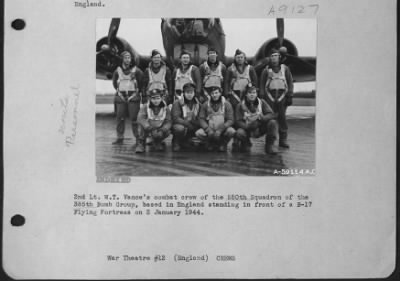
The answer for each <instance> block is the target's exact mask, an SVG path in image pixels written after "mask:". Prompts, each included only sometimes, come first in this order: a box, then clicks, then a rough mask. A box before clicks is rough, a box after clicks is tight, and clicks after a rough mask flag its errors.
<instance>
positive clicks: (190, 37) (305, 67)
mask: <svg viewBox="0 0 400 281" xmlns="http://www.w3.org/2000/svg"><path fill="white" fill-rule="evenodd" d="M120 23H121V19H120V18H113V19H112V20H111V24H110V28H109V32H108V35H107V36H105V37H103V38H101V39H100V40H99V41H98V42H97V44H96V77H97V79H111V78H112V74H113V72H114V70H115V69H116V68H117V66H118V65H119V64H120V63H121V57H120V55H121V53H122V52H124V51H129V52H130V53H131V54H133V56H134V59H135V62H136V65H138V66H139V67H140V68H141V69H145V68H146V67H147V66H148V64H149V62H150V56H143V55H140V54H139V53H138V52H137V51H136V50H135V49H134V48H133V47H132V46H131V44H130V43H129V42H127V41H126V40H125V39H124V38H120V37H118V36H117V33H118V29H119V25H120ZM276 29H277V37H273V38H270V39H267V40H266V41H265V42H264V43H263V44H262V45H261V46H260V48H259V49H258V51H257V52H256V54H255V55H254V56H248V57H247V61H248V62H249V63H250V64H252V65H253V66H254V68H255V70H256V72H257V74H258V75H260V74H261V72H262V70H263V68H264V67H265V66H266V65H267V64H268V61H269V59H268V55H269V52H270V51H271V49H273V48H276V49H279V50H280V52H281V55H282V58H283V59H284V63H285V64H286V65H288V66H289V67H290V69H291V72H292V75H293V80H294V82H307V81H315V75H316V70H315V66H316V58H315V57H300V56H299V55H298V51H297V48H296V45H295V44H294V43H293V42H291V41H290V40H289V39H287V38H284V20H283V19H282V18H278V19H276ZM161 34H162V40H163V45H164V50H165V54H166V58H165V59H166V63H167V65H168V66H169V67H170V68H171V69H173V67H174V66H175V65H176V64H177V62H178V60H179V55H180V53H181V52H182V50H186V51H188V52H189V53H190V54H191V57H192V63H193V64H195V65H197V66H198V65H200V64H201V63H202V62H204V61H205V60H207V50H208V49H209V48H211V47H212V48H214V49H215V50H217V52H218V57H219V59H220V60H221V61H222V62H223V63H224V64H225V65H227V66H229V65H230V64H231V63H232V62H233V57H228V56H226V55H225V33H224V29H223V27H222V22H221V20H220V19H219V18H163V19H161ZM259 36H263V35H262V34H260V35H259Z"/></svg>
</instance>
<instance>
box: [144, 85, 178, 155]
mask: <svg viewBox="0 0 400 281" xmlns="http://www.w3.org/2000/svg"><path fill="white" fill-rule="evenodd" d="M138 123H139V127H138V132H139V138H138V139H139V141H138V144H137V146H136V153H142V152H145V140H146V137H147V136H151V137H152V138H153V148H154V150H155V151H165V143H164V142H163V140H164V139H165V138H167V137H168V136H169V134H170V129H171V125H172V122H171V112H170V110H169V108H168V106H167V103H166V102H165V101H164V100H163V99H162V91H161V90H160V89H153V90H152V91H150V101H149V102H148V103H147V104H146V105H144V106H143V107H142V108H141V109H140V111H139V116H138Z"/></svg>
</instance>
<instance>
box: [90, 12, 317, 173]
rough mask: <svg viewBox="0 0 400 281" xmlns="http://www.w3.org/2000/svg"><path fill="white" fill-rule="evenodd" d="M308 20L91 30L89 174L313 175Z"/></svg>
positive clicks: (312, 22) (105, 25)
mask: <svg viewBox="0 0 400 281" xmlns="http://www.w3.org/2000/svg"><path fill="white" fill-rule="evenodd" d="M316 40H317V20H316V19H315V18H310V19H307V18H305V19H284V18H277V19H228V18H160V19H131V18H128V19H126V18H112V19H98V20H97V22H96V175H97V176H98V177H113V176H116V177H118V176H128V177H132V176H313V175H315V173H316V170H315V118H316V114H315V113H316V102H315V100H316V98H317V97H316V96H317V94H316V92H317V91H316V77H317V75H316V73H317V71H316V61H317V58H316V49H317V46H316Z"/></svg>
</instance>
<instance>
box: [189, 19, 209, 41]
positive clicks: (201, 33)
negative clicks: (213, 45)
mask: <svg viewBox="0 0 400 281" xmlns="http://www.w3.org/2000/svg"><path fill="white" fill-rule="evenodd" d="M192 34H193V35H194V36H196V37H207V33H206V32H205V29H204V24H203V21H202V20H195V21H194V23H193V30H192Z"/></svg>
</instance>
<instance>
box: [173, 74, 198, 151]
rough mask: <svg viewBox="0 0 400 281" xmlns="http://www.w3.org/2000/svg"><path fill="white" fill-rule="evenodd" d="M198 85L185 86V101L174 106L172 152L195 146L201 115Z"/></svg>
mask: <svg viewBox="0 0 400 281" xmlns="http://www.w3.org/2000/svg"><path fill="white" fill-rule="evenodd" d="M195 89H196V85H194V84H193V83H191V82H189V83H186V84H185V85H183V99H177V100H176V101H175V102H174V104H173V105H172V110H171V115H172V121H173V126H172V133H173V135H174V136H173V138H172V151H175V152H176V151H180V150H181V148H185V149H187V148H190V145H191V144H192V146H194V145H195V142H194V137H195V132H196V131H197V130H198V129H200V123H199V113H200V107H201V104H200V102H199V101H198V99H197V98H195Z"/></svg>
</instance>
